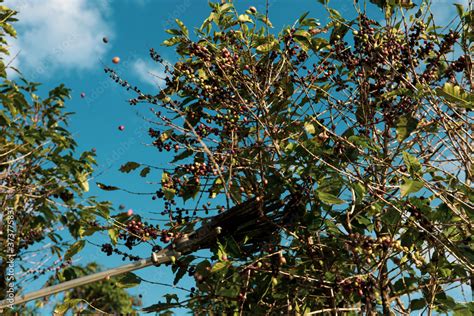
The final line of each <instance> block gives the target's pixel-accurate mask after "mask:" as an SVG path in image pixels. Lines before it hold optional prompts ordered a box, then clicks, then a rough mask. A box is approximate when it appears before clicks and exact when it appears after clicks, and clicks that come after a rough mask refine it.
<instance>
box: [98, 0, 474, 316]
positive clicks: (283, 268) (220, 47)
mask: <svg viewBox="0 0 474 316" xmlns="http://www.w3.org/2000/svg"><path fill="white" fill-rule="evenodd" d="M319 2H321V5H322V6H324V7H325V8H326V10H327V14H328V17H329V23H327V24H326V25H321V24H320V23H319V22H318V21H317V20H316V19H314V18H312V17H310V16H309V15H308V14H303V15H302V16H301V17H300V18H299V19H298V20H297V21H295V22H294V23H293V24H292V25H291V26H288V27H285V28H284V29H283V30H281V31H280V32H279V33H278V34H277V33H276V32H274V31H273V29H272V23H271V21H270V19H269V16H268V3H267V10H266V12H259V11H258V10H257V9H256V8H255V7H250V8H248V10H246V11H245V12H243V13H241V12H237V10H236V9H235V7H234V5H233V3H231V2H228V3H226V2H225V1H223V2H222V3H210V6H211V10H212V11H211V13H210V15H209V17H208V18H207V19H206V20H205V21H204V23H203V24H202V26H201V27H200V28H198V29H196V31H195V33H194V34H191V33H190V32H189V30H188V28H187V27H186V26H185V25H184V24H183V23H182V22H181V21H179V20H176V23H177V27H176V28H173V29H170V30H167V33H169V34H171V37H170V38H169V39H168V40H166V41H165V42H164V43H163V44H164V45H165V46H170V47H175V48H176V53H177V55H178V56H179V61H178V62H176V63H175V64H174V65H169V64H167V63H166V62H165V61H164V60H163V58H162V57H161V56H160V55H159V54H158V53H157V52H156V51H155V50H153V49H152V50H150V57H151V58H152V59H153V60H154V61H156V62H157V63H160V64H163V65H164V67H165V69H166V73H167V77H166V78H164V80H165V83H166V86H165V87H164V88H162V89H159V90H158V91H150V92H145V91H142V90H141V89H140V88H138V87H135V86H133V85H131V84H130V83H129V82H127V81H126V80H125V79H123V78H121V77H120V76H119V75H118V74H117V73H116V72H114V70H113V69H110V68H106V69H105V70H106V72H107V73H109V74H110V76H111V77H112V79H113V80H115V81H116V82H117V83H119V84H120V85H122V86H123V87H124V88H126V89H127V90H132V91H133V92H134V93H135V94H136V97H134V98H132V99H131V100H130V104H131V105H133V106H136V105H140V104H148V105H151V109H152V111H153V114H154V115H155V116H156V120H155V121H154V122H153V124H154V125H153V127H152V128H150V130H149V136H150V137H151V138H152V140H153V141H152V144H153V145H154V146H155V147H156V148H157V150H158V151H159V152H163V153H171V154H173V156H174V159H173V160H172V161H171V162H170V163H171V165H170V168H169V169H167V170H163V171H162V178H161V179H162V180H161V186H160V187H159V188H157V191H156V194H155V195H153V200H156V199H163V200H164V201H165V203H164V205H165V206H164V209H163V211H162V214H163V215H166V216H167V218H169V223H168V227H167V228H166V229H159V227H157V226H156V225H153V223H142V221H141V219H140V217H139V216H133V217H132V218H125V217H124V216H123V215H121V216H122V217H121V218H120V220H122V221H123V222H122V224H123V225H122V226H121V227H118V228H117V230H116V231H114V230H112V233H111V237H113V238H112V239H113V242H114V243H116V242H117V240H124V241H125V245H126V246H127V247H128V248H129V249H132V248H133V247H134V246H136V245H138V244H142V243H148V244H150V246H153V250H154V251H155V250H157V249H160V248H161V247H162V246H163V244H165V245H166V244H168V243H171V244H172V243H173V242H174V241H175V240H178V239H179V238H180V237H182V236H183V235H184V234H185V233H187V232H189V231H190V230H192V229H193V227H198V226H199V225H200V224H201V223H202V222H205V218H206V217H207V215H208V214H209V215H214V214H217V213H219V212H225V211H227V210H228V209H229V208H230V207H232V206H233V205H237V204H239V203H241V202H242V201H246V200H249V199H254V201H255V203H257V204H260V205H262V206H263V205H264V202H265V201H267V200H269V199H275V198H276V199H280V200H281V201H282V205H283V207H282V208H281V209H278V210H275V211H273V213H272V215H268V216H262V218H261V219H259V220H260V221H266V222H268V223H270V224H273V226H272V227H273V229H272V230H271V231H270V232H268V234H266V238H258V239H255V238H253V236H254V235H255V234H258V232H255V234H253V233H252V231H251V229H249V234H248V236H246V237H245V238H235V236H232V235H231V234H226V233H225V232H223V234H222V236H223V237H220V238H219V239H218V240H217V241H216V243H215V246H214V247H213V248H212V251H213V254H212V256H211V257H210V258H209V259H207V260H203V259H202V258H197V257H195V256H192V255H189V256H185V257H183V258H181V259H179V260H177V261H175V262H174V263H173V265H172V269H173V271H174V272H175V273H176V279H175V283H177V282H178V281H179V280H180V278H181V277H182V276H183V275H185V274H186V273H188V274H189V275H191V276H194V278H195V280H196V287H195V288H192V289H190V294H189V297H188V298H187V299H185V300H181V301H180V300H178V297H176V296H167V297H166V302H158V303H157V304H154V305H152V306H150V307H148V308H145V310H146V311H149V312H153V311H155V312H158V311H166V310H169V309H172V308H174V307H187V308H189V309H192V310H193V311H194V312H195V313H197V314H201V313H209V314H223V313H237V314H247V313H250V312H252V313H255V314H258V315H260V314H278V313H282V314H305V313H336V312H337V311H340V312H353V313H358V312H364V313H367V314H374V313H377V312H381V313H383V314H387V315H388V314H390V313H400V314H407V313H410V312H411V311H416V310H418V311H428V312H429V313H432V312H453V311H455V312H458V313H460V314H463V313H469V311H471V312H472V308H473V307H472V304H467V303H466V301H470V298H466V297H462V295H461V294H456V296H455V297H452V296H451V295H452V294H451V293H453V291H456V289H457V291H458V292H459V293H461V292H462V290H465V291H468V288H469V284H470V278H471V277H472V272H473V264H472V262H473V259H474V258H473V251H472V242H473V241H472V231H473V226H472V218H473V202H474V195H473V191H472V187H471V181H472V177H473V175H472V172H473V169H472V158H473V157H472V144H473V143H472V128H473V122H472V107H473V103H472V102H473V96H472V86H473V82H472V59H471V57H470V56H471V52H472V45H471V39H472V36H473V33H472V11H468V10H466V9H465V8H463V7H462V6H461V5H456V8H457V10H458V16H457V18H456V19H454V20H453V21H452V22H451V23H450V24H449V25H442V26H436V25H435V23H434V21H433V15H432V14H431V11H430V4H429V2H428V1H423V3H422V4H421V5H420V6H416V7H415V6H414V5H413V4H411V3H408V2H407V1H371V2H372V3H358V2H357V1H356V2H355V4H354V12H355V13H356V15H357V16H356V17H355V18H354V19H352V20H348V19H346V18H344V17H343V16H342V15H341V14H340V13H339V12H338V11H337V10H335V9H333V8H330V7H329V6H328V4H327V3H326V2H325V1H319ZM370 6H372V9H374V6H375V7H376V8H380V9H383V12H384V14H385V20H384V21H383V22H381V21H380V20H379V21H377V20H375V18H374V17H371V16H369V15H368V13H367V11H366V10H365V8H366V7H370ZM168 155H169V154H168ZM140 166H141V164H140V163H137V162H129V163H127V164H125V165H124V166H122V168H121V171H124V172H130V171H132V170H135V169H138V168H139V167H140ZM150 168H151V166H146V165H144V166H143V168H142V169H141V172H140V174H141V176H143V177H146V176H147V175H148V174H149V172H150V170H151V169H150ZM99 186H101V187H102V188H103V189H105V190H117V189H118V187H114V186H107V185H103V184H99ZM181 201H183V202H184V204H185V206H184V207H179V206H178V202H181ZM275 218H280V219H281V218H283V219H284V220H283V221H278V222H277V221H275V220H274V219H275ZM116 219H117V218H116ZM117 236H118V237H117ZM158 239H159V240H158ZM103 250H104V251H105V252H107V253H108V254H109V255H111V254H112V253H113V252H114V251H118V250H117V246H114V245H110V244H105V245H104V246H103Z"/></svg>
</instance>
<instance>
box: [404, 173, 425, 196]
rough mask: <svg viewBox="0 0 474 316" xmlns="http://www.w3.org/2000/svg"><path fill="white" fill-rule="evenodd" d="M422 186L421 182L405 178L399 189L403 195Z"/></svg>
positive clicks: (413, 191)
mask: <svg viewBox="0 0 474 316" xmlns="http://www.w3.org/2000/svg"><path fill="white" fill-rule="evenodd" d="M422 188H423V182H420V181H417V180H412V179H407V178H405V182H404V183H403V184H402V185H401V186H400V191H401V193H402V197H403V196H406V195H408V194H410V193H415V192H418V191H420V190H421V189H422Z"/></svg>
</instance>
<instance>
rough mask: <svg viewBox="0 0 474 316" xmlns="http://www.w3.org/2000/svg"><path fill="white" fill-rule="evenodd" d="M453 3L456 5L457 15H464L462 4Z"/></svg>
mask: <svg viewBox="0 0 474 316" xmlns="http://www.w3.org/2000/svg"><path fill="white" fill-rule="evenodd" d="M454 5H455V6H456V11H457V12H458V15H459V17H460V18H462V17H463V15H464V6H463V5H462V4H460V3H455V4H454Z"/></svg>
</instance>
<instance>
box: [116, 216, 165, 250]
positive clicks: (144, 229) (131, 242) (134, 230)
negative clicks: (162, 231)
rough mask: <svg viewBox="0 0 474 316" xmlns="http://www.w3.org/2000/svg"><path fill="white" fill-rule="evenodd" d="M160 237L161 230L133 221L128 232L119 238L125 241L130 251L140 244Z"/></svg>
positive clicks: (122, 233)
mask: <svg viewBox="0 0 474 316" xmlns="http://www.w3.org/2000/svg"><path fill="white" fill-rule="evenodd" d="M158 235H159V230H158V228H157V227H156V226H153V225H149V224H148V223H143V222H141V221H135V220H132V221H130V222H129V223H128V224H127V226H126V231H124V232H121V233H120V234H119V238H120V239H123V240H125V246H126V247H127V248H128V249H132V248H133V246H135V245H137V244H138V243H140V242H143V241H147V240H150V239H156V238H157V237H158Z"/></svg>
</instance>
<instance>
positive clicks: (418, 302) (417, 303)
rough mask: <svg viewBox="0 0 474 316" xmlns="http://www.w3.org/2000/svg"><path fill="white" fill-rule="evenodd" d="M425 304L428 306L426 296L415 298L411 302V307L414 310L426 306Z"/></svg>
mask: <svg viewBox="0 0 474 316" xmlns="http://www.w3.org/2000/svg"><path fill="white" fill-rule="evenodd" d="M425 306H426V300H425V299H424V298H417V299H413V300H411V302H410V309H411V310H412V311H416V310H419V309H423V308H425Z"/></svg>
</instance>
